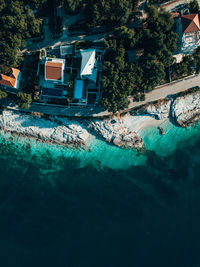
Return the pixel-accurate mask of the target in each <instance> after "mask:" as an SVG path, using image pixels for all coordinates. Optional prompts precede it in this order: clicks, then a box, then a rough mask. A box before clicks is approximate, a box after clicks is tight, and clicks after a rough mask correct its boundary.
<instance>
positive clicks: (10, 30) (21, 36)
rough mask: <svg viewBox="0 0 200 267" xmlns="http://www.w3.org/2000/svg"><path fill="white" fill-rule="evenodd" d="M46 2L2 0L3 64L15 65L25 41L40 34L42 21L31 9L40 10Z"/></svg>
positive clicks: (0, 47)
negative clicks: (19, 49)
mask: <svg viewBox="0 0 200 267" xmlns="http://www.w3.org/2000/svg"><path fill="white" fill-rule="evenodd" d="M46 1H47V0H0V25H1V30H0V61H1V62H2V63H3V64H7V65H13V64H15V63H16V58H17V57H16V55H17V51H18V48H19V47H20V46H22V45H23V44H24V40H25V39H26V38H30V37H33V36H36V35H38V34H39V33H40V24H41V21H40V20H39V19H38V18H36V17H35V15H34V14H33V11H32V9H31V8H33V9H35V8H40V7H42V5H43V4H44V3H45V2H46ZM30 7H31V8H30Z"/></svg>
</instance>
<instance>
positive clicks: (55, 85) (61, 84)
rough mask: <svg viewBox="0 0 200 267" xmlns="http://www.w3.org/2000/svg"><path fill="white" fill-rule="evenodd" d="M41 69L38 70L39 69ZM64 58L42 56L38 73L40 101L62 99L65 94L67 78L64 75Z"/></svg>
mask: <svg viewBox="0 0 200 267" xmlns="http://www.w3.org/2000/svg"><path fill="white" fill-rule="evenodd" d="M41 68H43V71H42V72H40V69H41ZM64 70H65V60H64V59H60V58H48V57H47V58H43V59H42V61H41V62H40V64H39V68H38V75H40V74H41V75H40V78H39V89H40V101H42V102H48V101H49V100H51V99H64V98H66V95H67V79H66V76H65V72H64Z"/></svg>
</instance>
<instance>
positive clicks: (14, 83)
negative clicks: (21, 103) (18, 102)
mask: <svg viewBox="0 0 200 267" xmlns="http://www.w3.org/2000/svg"><path fill="white" fill-rule="evenodd" d="M20 80H21V72H20V70H18V69H15V68H11V70H10V73H9V75H4V74H0V87H1V89H4V90H7V89H13V88H15V89H19V85H20Z"/></svg>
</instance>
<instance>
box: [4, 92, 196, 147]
mask: <svg viewBox="0 0 200 267" xmlns="http://www.w3.org/2000/svg"><path fill="white" fill-rule="evenodd" d="M168 118H171V119H173V120H174V122H175V123H177V124H178V125H179V126H181V127H186V126H188V125H191V124H192V123H195V122H196V121H198V120H199V119H200V90H195V91H192V90H191V91H187V92H185V93H184V94H182V95H178V96H175V97H173V98H172V97H170V98H165V99H161V100H159V101H156V102H154V103H149V104H147V105H145V106H142V107H140V108H139V109H137V110H131V111H129V112H128V113H126V114H123V116H122V115H121V116H115V117H113V118H111V119H89V120H81V121H80V120H75V119H73V120H70V119H67V118H60V117H56V116H50V117H49V118H48V119H44V118H40V117H38V116H36V115H35V114H32V115H27V114H23V113H20V112H13V111H2V114H1V115H0V129H1V130H3V131H5V132H10V133H12V134H16V135H18V136H25V137H29V138H35V139H37V140H39V141H41V142H45V143H54V144H59V145H63V146H67V147H70V148H84V149H88V146H87V143H88V141H89V139H90V138H91V137H92V136H94V135H95V136H97V137H99V138H101V139H103V140H105V141H106V142H108V143H110V144H112V145H115V146H117V147H121V148H129V149H137V150H138V151H143V150H144V149H145V145H144V142H143V140H142V138H141V137H140V134H139V131H140V130H141V128H144V127H146V126H148V125H152V124H153V123H156V122H158V123H159V121H163V120H166V119H168Z"/></svg>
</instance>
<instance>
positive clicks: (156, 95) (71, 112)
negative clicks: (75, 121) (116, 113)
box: [1, 75, 200, 117]
mask: <svg viewBox="0 0 200 267" xmlns="http://www.w3.org/2000/svg"><path fill="white" fill-rule="evenodd" d="M194 86H200V75H197V76H193V77H190V78H185V79H183V80H181V81H178V82H174V83H173V84H170V85H167V86H160V87H158V88H156V89H155V90H153V91H152V92H150V93H147V94H146V99H145V101H140V102H131V103H130V105H129V107H128V109H126V110H125V111H129V110H131V109H134V108H136V107H139V106H142V105H144V104H147V103H149V102H153V101H156V100H159V99H162V98H165V97H167V96H170V95H174V94H177V93H180V92H183V91H185V90H187V89H189V88H192V87H194ZM9 101H10V102H9ZM1 103H2V104H3V105H4V106H7V107H8V108H10V109H13V110H20V109H19V108H18V107H17V106H16V105H15V103H14V102H13V101H11V100H10V99H3V100H1ZM27 112H40V113H45V114H49V115H62V116H66V117H67V116H68V117H103V116H108V115H111V113H110V112H108V111H102V109H101V108H100V107H94V106H87V107H81V108H80V107H65V106H52V105H45V104H42V103H32V105H31V107H30V109H29V110H27Z"/></svg>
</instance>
